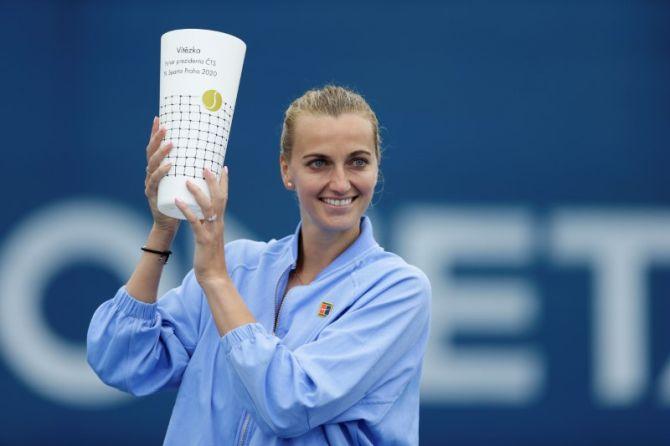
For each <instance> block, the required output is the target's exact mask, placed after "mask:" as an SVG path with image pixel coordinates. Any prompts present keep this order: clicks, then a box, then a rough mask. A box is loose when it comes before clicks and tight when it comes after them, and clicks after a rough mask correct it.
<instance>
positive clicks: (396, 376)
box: [87, 217, 431, 446]
mask: <svg viewBox="0 0 670 446" xmlns="http://www.w3.org/2000/svg"><path fill="white" fill-rule="evenodd" d="M299 234H300V224H299V225H298V228H297V229H296V232H295V233H294V234H293V235H290V236H287V237H285V238H283V239H281V240H271V241H269V242H268V243H264V242H253V241H249V240H236V241H234V242H230V243H228V244H227V245H226V248H225V250H226V253H225V255H226V263H227V265H228V272H229V274H230V276H231V277H232V279H233V281H234V283H235V286H236V287H237V289H238V291H239V292H240V294H241V295H242V297H243V298H244V300H245V302H246V304H247V305H248V307H249V309H250V310H251V312H252V313H253V314H254V316H255V317H256V320H257V322H256V323H253V324H246V325H242V326H240V327H237V328H236V329H234V330H232V331H230V332H229V333H227V334H226V335H225V336H223V337H222V336H219V333H218V331H217V328H216V325H215V323H214V320H213V318H212V314H211V312H210V309H209V306H208V303H207V300H206V298H205V296H204V294H203V291H202V288H201V287H200V285H199V284H198V282H197V280H196V278H195V275H194V273H193V271H190V272H189V273H188V274H187V275H186V277H185V278H184V280H183V282H182V284H181V285H180V286H179V287H177V288H174V289H172V290H170V291H169V292H167V293H166V294H165V295H164V296H163V297H161V298H160V299H158V301H157V302H156V303H154V304H147V303H143V302H140V301H138V300H136V299H134V298H133V297H132V296H130V295H128V293H127V291H126V289H125V286H123V287H121V288H120V289H119V291H118V292H117V293H116V295H115V296H114V298H113V299H111V300H108V301H106V302H104V303H103V304H102V305H101V306H100V307H99V308H98V309H97V310H96V312H95V314H94V315H93V318H92V320H91V324H90V326H89V330H88V337H87V353H88V362H89V364H90V365H91V367H92V368H93V369H94V370H95V372H96V373H97V374H98V376H99V377H100V378H101V379H102V380H103V381H104V382H105V383H107V384H109V385H110V386H113V387H116V388H118V389H121V390H123V391H126V392H130V393H132V394H133V395H138V396H139V395H147V394H150V393H153V392H156V391H158V390H161V389H164V388H174V387H178V388H179V392H178V394H177V399H176V402H175V406H174V409H173V412H172V416H171V418H170V423H169V426H168V429H167V433H166V436H165V442H164V444H165V445H170V446H172V445H175V446H184V445H189V446H190V445H203V446H209V445H226V446H228V445H262V446H268V445H287V444H295V445H325V444H331V445H349V444H353V445H386V444H388V445H391V444H392V445H415V444H418V431H419V379H420V376H421V363H422V358H423V355H424V351H425V346H426V341H427V338H428V325H429V314H430V296H431V291H430V284H429V282H428V279H427V278H426V276H425V275H424V273H423V272H421V270H419V269H418V268H416V267H414V266H411V265H408V264H407V263H406V262H405V261H404V260H402V259H401V258H400V257H398V256H397V255H395V254H393V253H390V252H386V251H384V249H383V248H382V247H380V246H379V245H378V244H377V243H376V242H375V239H374V236H373V233H372V225H371V223H370V220H369V219H368V217H363V218H362V219H361V233H360V235H359V237H358V238H357V239H356V241H355V242H354V243H352V244H351V246H349V247H348V248H347V249H346V250H345V251H344V252H343V253H342V254H340V255H339V256H338V257H337V258H336V259H335V260H334V261H333V262H332V263H331V264H330V265H328V267H326V268H325V269H324V270H323V271H321V273H320V274H319V275H318V276H317V277H316V279H315V280H314V281H313V282H312V283H310V284H309V285H305V286H296V287H294V288H292V289H291V290H290V291H289V292H288V293H287V294H286V296H285V297H284V299H283V301H282V295H283V294H284V290H285V288H286V283H287V280H288V275H289V272H290V270H291V269H293V268H295V265H296V260H297V254H298V238H299ZM277 312H278V314H279V316H278V320H277V326H276V330H273V327H274V324H275V315H276V314H277Z"/></svg>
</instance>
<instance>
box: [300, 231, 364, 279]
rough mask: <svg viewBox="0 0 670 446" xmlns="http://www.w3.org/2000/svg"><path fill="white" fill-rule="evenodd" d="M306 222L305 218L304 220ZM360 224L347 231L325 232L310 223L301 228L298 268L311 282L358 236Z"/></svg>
mask: <svg viewBox="0 0 670 446" xmlns="http://www.w3.org/2000/svg"><path fill="white" fill-rule="evenodd" d="M303 222H304V220H303ZM360 232H361V229H360V224H357V225H355V226H354V227H353V228H351V229H350V230H348V231H346V232H332V233H324V232H322V231H319V230H318V228H315V227H311V226H310V225H304V224H303V225H302V227H301V228H300V240H299V244H298V263H297V265H296V269H297V270H298V271H299V272H300V277H301V278H302V280H304V281H305V283H309V282H311V281H312V280H314V278H315V277H316V276H317V275H318V274H319V273H320V272H321V271H322V270H323V269H325V268H326V267H327V266H328V265H329V264H330V263H331V262H332V261H333V260H335V259H336V258H337V256H339V255H340V254H342V253H343V252H344V251H345V250H346V249H347V248H348V247H349V246H351V244H352V243H353V242H354V241H355V240H356V239H357V238H358V235H359V234H360Z"/></svg>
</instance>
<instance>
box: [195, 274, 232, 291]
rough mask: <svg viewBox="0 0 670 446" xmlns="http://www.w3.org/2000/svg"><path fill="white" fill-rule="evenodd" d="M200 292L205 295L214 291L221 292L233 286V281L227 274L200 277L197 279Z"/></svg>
mask: <svg viewBox="0 0 670 446" xmlns="http://www.w3.org/2000/svg"><path fill="white" fill-rule="evenodd" d="M198 282H199V283H200V286H201V287H202V290H203V291H204V292H205V294H208V293H209V292H211V291H214V290H222V289H225V288H227V287H229V286H231V285H232V284H233V279H231V278H230V276H229V275H228V273H225V274H217V275H213V276H210V277H202V278H199V279H198Z"/></svg>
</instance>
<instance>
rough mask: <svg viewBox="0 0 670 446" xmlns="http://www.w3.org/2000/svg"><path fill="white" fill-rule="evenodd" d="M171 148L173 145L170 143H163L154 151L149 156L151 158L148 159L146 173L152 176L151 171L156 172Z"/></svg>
mask: <svg viewBox="0 0 670 446" xmlns="http://www.w3.org/2000/svg"><path fill="white" fill-rule="evenodd" d="M173 147H174V144H172V141H167V142H165V143H163V144H162V145H161V146H160V148H159V149H158V150H156V152H154V154H153V155H151V158H149V163H148V164H147V173H149V174H152V173H153V171H154V170H156V169H157V168H158V166H159V165H160V163H161V162H162V161H163V158H165V157H166V156H167V155H168V153H170V150H172V148H173Z"/></svg>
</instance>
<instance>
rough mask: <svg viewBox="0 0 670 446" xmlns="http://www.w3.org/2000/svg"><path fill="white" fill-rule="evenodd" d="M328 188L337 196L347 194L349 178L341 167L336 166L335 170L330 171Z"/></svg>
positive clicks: (349, 184) (349, 187)
mask: <svg viewBox="0 0 670 446" xmlns="http://www.w3.org/2000/svg"><path fill="white" fill-rule="evenodd" d="M329 186H330V189H331V190H332V191H333V192H336V193H337V194H339V195H344V194H346V193H347V192H349V190H350V189H351V183H350V182H349V177H348V176H347V172H346V171H345V169H344V167H343V166H336V167H335V169H333V170H332V175H331V177H330V185H329Z"/></svg>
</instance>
